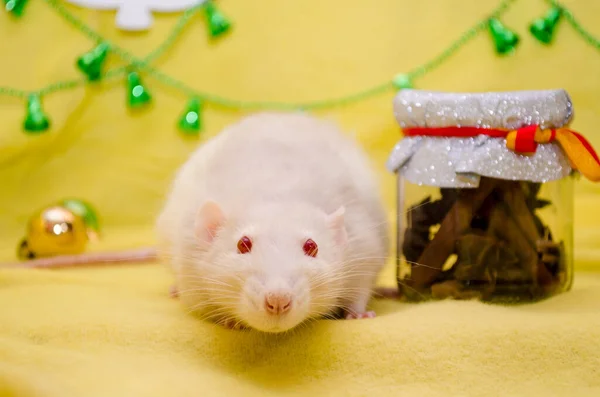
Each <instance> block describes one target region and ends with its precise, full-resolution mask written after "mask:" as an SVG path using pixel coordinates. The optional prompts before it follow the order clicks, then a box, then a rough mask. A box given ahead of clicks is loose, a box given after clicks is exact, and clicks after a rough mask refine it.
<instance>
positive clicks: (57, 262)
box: [0, 247, 158, 269]
mask: <svg viewBox="0 0 600 397" xmlns="http://www.w3.org/2000/svg"><path fill="white" fill-rule="evenodd" d="M157 258H158V254H157V250H156V248H153V247H152V248H140V249H135V250H130V251H118V252H98V253H87V254H80V255H61V256H54V257H49V258H40V259H32V260H28V261H23V262H15V263H6V264H4V263H3V264H0V267H1V268H37V269H58V268H65V267H78V266H98V265H111V264H116V263H141V262H153V261H155V260H157Z"/></svg>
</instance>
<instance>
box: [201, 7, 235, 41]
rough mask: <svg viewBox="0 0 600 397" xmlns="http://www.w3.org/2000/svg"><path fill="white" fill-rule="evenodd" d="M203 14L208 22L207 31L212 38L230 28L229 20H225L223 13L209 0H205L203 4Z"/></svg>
mask: <svg viewBox="0 0 600 397" xmlns="http://www.w3.org/2000/svg"><path fill="white" fill-rule="evenodd" d="M202 8H203V9H204V16H205V17H206V23H207V24H208V33H209V34H210V36H211V37H212V38H216V37H218V36H221V35H223V34H225V33H227V31H228V30H229V29H230V28H231V22H229V21H228V20H227V18H226V17H225V15H223V13H222V12H221V11H219V10H218V9H217V7H216V6H215V5H214V4H213V2H212V1H211V0H206V2H205V3H204V6H203V7H202Z"/></svg>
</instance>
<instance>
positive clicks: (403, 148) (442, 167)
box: [387, 90, 573, 188]
mask: <svg viewBox="0 0 600 397" xmlns="http://www.w3.org/2000/svg"><path fill="white" fill-rule="evenodd" d="M394 114H395V116H396V119H397V120H398V123H399V124H400V126H401V127H402V129H404V130H406V131H408V130H409V129H427V130H431V129H440V128H445V127H460V128H462V130H460V131H466V130H467V129H468V130H470V131H471V133H470V134H466V136H444V135H443V134H441V135H440V136H432V135H426V134H425V135H416V136H412V135H411V136H406V137H404V138H403V139H401V140H400V141H399V142H398V143H397V144H396V146H395V147H394V149H393V151H392V153H391V154H390V157H389V158H388V162H387V168H388V169H389V170H390V171H392V172H397V173H399V174H401V175H402V176H403V177H404V178H406V179H407V180H409V181H410V182H412V183H415V184H419V185H431V186H439V187H461V188H475V187H477V186H479V179H480V177H481V176H486V177H492V178H499V179H508V180H524V181H531V182H547V181H552V180H558V179H561V178H564V177H566V176H568V175H569V174H570V173H571V172H572V168H571V164H570V162H569V159H568V157H567V156H566V154H565V153H564V152H563V150H562V149H561V147H560V146H559V145H558V144H557V143H555V142H551V143H546V144H543V145H539V146H537V147H536V149H535V150H534V152H533V153H528V154H522V153H519V152H516V151H515V150H511V149H509V148H508V147H507V140H506V137H504V136H502V137H499V136H493V134H492V135H490V134H486V131H489V130H490V129H499V130H507V131H509V130H516V129H519V128H522V127H527V126H539V128H541V129H555V128H561V127H564V126H566V125H568V124H569V122H570V121H571V120H572V118H573V107H572V103H571V99H570V98H569V95H568V94H567V92H566V91H565V90H544V91H513V92H489V93H442V92H434V91H420V90H402V91H400V93H399V94H398V95H397V96H396V98H395V100H394ZM479 129H481V131H482V132H481V134H479V133H478V131H479ZM454 130H455V131H457V130H456V129H454ZM473 131H475V132H473Z"/></svg>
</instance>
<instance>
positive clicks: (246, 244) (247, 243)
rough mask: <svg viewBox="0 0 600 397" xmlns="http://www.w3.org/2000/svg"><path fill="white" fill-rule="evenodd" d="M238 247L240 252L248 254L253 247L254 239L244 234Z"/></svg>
mask: <svg viewBox="0 0 600 397" xmlns="http://www.w3.org/2000/svg"><path fill="white" fill-rule="evenodd" d="M237 249H238V252H239V253H240V254H247V253H248V252H250V250H251V249H252V240H250V237H248V236H243V237H242V238H240V239H239V240H238V243H237Z"/></svg>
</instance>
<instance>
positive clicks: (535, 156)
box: [388, 90, 578, 302]
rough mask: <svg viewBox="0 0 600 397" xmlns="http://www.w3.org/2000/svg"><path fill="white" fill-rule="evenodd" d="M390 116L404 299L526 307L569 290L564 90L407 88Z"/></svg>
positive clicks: (570, 173) (571, 174)
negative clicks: (397, 133) (397, 136)
mask: <svg viewBox="0 0 600 397" xmlns="http://www.w3.org/2000/svg"><path fill="white" fill-rule="evenodd" d="M394 111H395V115H396V118H397V119H398V121H399V124H400V126H401V127H402V130H403V133H404V135H405V136H404V138H402V139H401V140H400V142H398V144H397V145H396V147H395V148H394V150H393V152H392V154H391V156H390V158H389V160H388V169H389V170H390V171H393V172H395V173H396V174H397V181H398V186H397V189H398V205H397V210H398V218H397V221H398V226H397V279H398V286H399V288H400V290H401V291H402V293H403V295H404V296H405V297H407V298H408V299H409V300H413V301H416V300H426V299H446V298H452V299H480V300H483V301H492V302H526V301H534V300H539V299H543V298H547V297H550V296H552V295H555V294H558V293H561V292H564V291H567V290H569V289H570V288H571V285H572V282H573V182H574V179H575V177H576V176H577V175H578V174H577V173H576V171H575V170H574V168H573V162H572V161H571V160H572V159H571V158H570V157H569V156H568V154H567V153H565V152H564V151H563V149H562V147H561V145H560V144H559V143H558V142H556V141H555V140H554V138H555V135H556V129H560V128H563V127H564V126H566V125H567V124H568V123H569V122H570V121H571V118H572V106H571V101H570V98H569V96H568V95H567V93H566V92H565V91H563V90H552V91H525V92H506V93H477V94H462V93H461V94H450V93H438V92H427V91H419V90H403V91H401V92H400V93H399V94H398V96H397V97H396V100H395V102H394ZM565 133H566V132H565ZM544 137H546V138H544Z"/></svg>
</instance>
